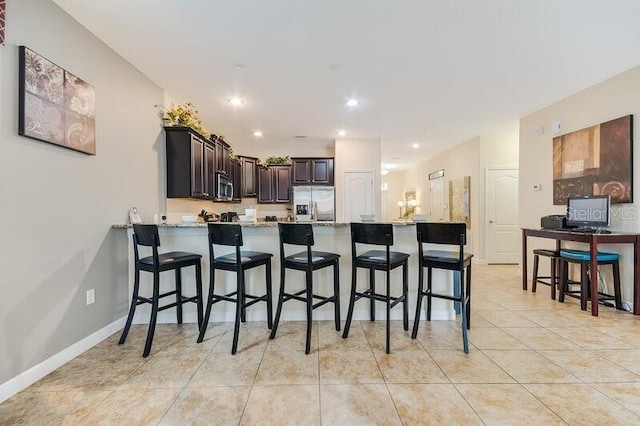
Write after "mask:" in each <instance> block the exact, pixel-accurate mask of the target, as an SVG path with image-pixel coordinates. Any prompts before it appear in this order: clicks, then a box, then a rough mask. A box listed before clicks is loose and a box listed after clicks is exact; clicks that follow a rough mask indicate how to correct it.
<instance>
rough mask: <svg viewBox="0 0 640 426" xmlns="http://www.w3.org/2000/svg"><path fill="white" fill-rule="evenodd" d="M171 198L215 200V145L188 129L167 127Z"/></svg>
mask: <svg viewBox="0 0 640 426" xmlns="http://www.w3.org/2000/svg"><path fill="white" fill-rule="evenodd" d="M165 133H166V150H167V151H166V157H167V198H204V199H210V198H213V196H212V195H211V194H212V192H213V183H214V181H213V178H214V177H213V173H212V170H211V166H212V165H213V162H214V158H213V151H212V145H211V144H209V143H208V142H207V141H206V139H205V137H204V136H202V135H201V134H199V133H197V132H195V131H193V130H191V129H190V128H188V127H165Z"/></svg>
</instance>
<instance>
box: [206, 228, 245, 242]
mask: <svg viewBox="0 0 640 426" xmlns="http://www.w3.org/2000/svg"><path fill="white" fill-rule="evenodd" d="M208 229H209V239H210V242H211V244H218V245H221V246H236V247H238V246H242V245H243V242H242V228H241V227H240V225H227V224H221V223H209V224H208Z"/></svg>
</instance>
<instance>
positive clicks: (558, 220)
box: [540, 214, 576, 229]
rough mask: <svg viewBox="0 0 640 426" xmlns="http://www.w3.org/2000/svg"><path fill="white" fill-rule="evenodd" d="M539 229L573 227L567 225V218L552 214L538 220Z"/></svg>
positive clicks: (572, 226) (573, 226)
mask: <svg viewBox="0 0 640 426" xmlns="http://www.w3.org/2000/svg"><path fill="white" fill-rule="evenodd" d="M540 227H541V228H543V229H572V228H576V226H575V225H567V216H566V215H563V214H552V215H549V216H542V217H541V218H540Z"/></svg>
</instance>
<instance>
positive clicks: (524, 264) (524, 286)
mask: <svg viewBox="0 0 640 426" xmlns="http://www.w3.org/2000/svg"><path fill="white" fill-rule="evenodd" d="M527 280H528V277H527V231H526V230H524V229H523V230H522V289H523V290H526V289H527Z"/></svg>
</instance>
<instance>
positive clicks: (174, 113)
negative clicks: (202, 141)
mask: <svg viewBox="0 0 640 426" xmlns="http://www.w3.org/2000/svg"><path fill="white" fill-rule="evenodd" d="M156 108H158V109H160V111H161V112H162V119H163V120H164V121H165V122H166V124H168V125H169V126H185V127H189V128H191V129H193V130H195V131H196V132H198V133H200V134H202V135H203V136H204V137H206V138H207V139H209V137H210V136H211V133H210V132H209V131H208V130H206V129H205V128H204V127H203V126H202V121H200V117H199V116H198V110H197V109H196V107H195V105H193V104H192V103H191V102H187V103H185V104H183V105H178V106H173V105H172V106H171V108H167V107H165V106H164V105H156Z"/></svg>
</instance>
